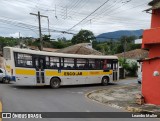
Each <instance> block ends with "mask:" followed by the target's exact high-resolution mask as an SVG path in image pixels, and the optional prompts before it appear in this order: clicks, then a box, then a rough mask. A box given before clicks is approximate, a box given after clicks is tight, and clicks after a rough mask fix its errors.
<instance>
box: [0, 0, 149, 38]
mask: <svg viewBox="0 0 160 121" xmlns="http://www.w3.org/2000/svg"><path fill="white" fill-rule="evenodd" d="M149 1H150V0H27V1H26V0H0V2H1V4H0V36H12V37H18V36H19V32H20V33H21V36H27V37H38V36H39V34H38V18H37V17H36V16H33V15H30V14H29V13H36V14H37V13H38V11H40V12H41V14H42V15H45V16H48V17H49V21H50V29H51V31H52V32H51V35H52V38H57V37H63V36H64V37H67V38H68V39H69V38H71V37H72V35H68V34H63V33H58V32H53V30H58V31H67V32H70V33H77V32H78V31H79V30H81V29H87V30H91V31H93V32H94V34H95V35H98V34H101V33H105V32H112V31H117V30H137V29H147V28H149V27H150V14H148V13H145V12H143V10H145V9H147V8H149V6H147V3H148V2H149ZM104 2H106V3H105V4H104ZM102 4H104V5H103V6H102V7H101V8H100V9H98V10H97V11H95V10H96V9H97V8H98V7H100V6H101V5H102ZM93 11H95V12H94V13H93ZM91 13H93V14H91ZM88 15H90V16H88ZM87 16H88V17H87ZM86 17H87V18H86ZM84 18H86V19H84ZM83 19H84V20H83ZM82 20H83V21H82ZM80 21H82V22H80ZM41 24H42V34H48V31H47V28H48V21H47V18H41ZM75 25H76V26H75ZM71 28H72V29H71Z"/></svg>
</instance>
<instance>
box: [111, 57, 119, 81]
mask: <svg viewBox="0 0 160 121" xmlns="http://www.w3.org/2000/svg"><path fill="white" fill-rule="evenodd" d="M112 69H113V81H117V80H119V72H118V71H119V70H118V61H117V60H113V63H112Z"/></svg>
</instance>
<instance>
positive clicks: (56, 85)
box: [50, 78, 61, 89]
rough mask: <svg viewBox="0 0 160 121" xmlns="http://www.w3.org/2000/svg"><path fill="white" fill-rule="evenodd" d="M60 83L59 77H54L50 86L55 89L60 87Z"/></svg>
mask: <svg viewBox="0 0 160 121" xmlns="http://www.w3.org/2000/svg"><path fill="white" fill-rule="evenodd" d="M60 83H61V81H60V79H58V78H52V79H51V81H50V86H51V88H53V89H57V88H59V87H60Z"/></svg>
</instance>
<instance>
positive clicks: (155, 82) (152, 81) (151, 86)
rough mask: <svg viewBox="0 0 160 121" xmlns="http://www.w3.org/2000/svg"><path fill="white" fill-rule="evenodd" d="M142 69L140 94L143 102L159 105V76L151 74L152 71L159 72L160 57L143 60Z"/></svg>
mask: <svg viewBox="0 0 160 121" xmlns="http://www.w3.org/2000/svg"><path fill="white" fill-rule="evenodd" d="M142 70H143V73H142V95H143V96H144V98H145V103H149V104H156V105H160V100H159V99H160V76H153V73H154V71H159V72H160V59H156V60H150V61H144V62H143V66H142Z"/></svg>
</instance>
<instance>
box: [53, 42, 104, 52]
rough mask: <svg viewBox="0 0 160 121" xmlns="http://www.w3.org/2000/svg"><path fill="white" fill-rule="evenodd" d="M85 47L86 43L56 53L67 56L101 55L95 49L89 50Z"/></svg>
mask: <svg viewBox="0 0 160 121" xmlns="http://www.w3.org/2000/svg"><path fill="white" fill-rule="evenodd" d="M86 45H87V43H81V44H77V45H72V46H69V47H67V48H64V49H60V50H58V51H56V52H59V53H69V54H83V55H102V53H101V52H99V51H97V50H95V49H92V48H89V47H87V46H86Z"/></svg>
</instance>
